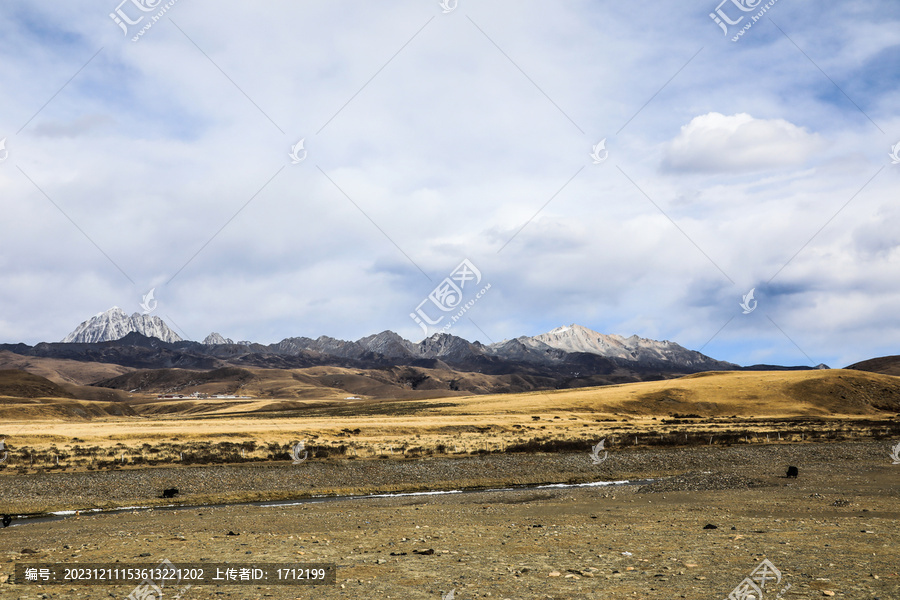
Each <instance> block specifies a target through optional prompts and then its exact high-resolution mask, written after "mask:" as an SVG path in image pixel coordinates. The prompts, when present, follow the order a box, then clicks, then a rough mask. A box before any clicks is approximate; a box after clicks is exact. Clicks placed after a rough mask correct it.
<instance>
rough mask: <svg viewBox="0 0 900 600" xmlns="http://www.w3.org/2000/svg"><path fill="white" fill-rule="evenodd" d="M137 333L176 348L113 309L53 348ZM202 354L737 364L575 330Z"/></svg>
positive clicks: (387, 334)
mask: <svg viewBox="0 0 900 600" xmlns="http://www.w3.org/2000/svg"><path fill="white" fill-rule="evenodd" d="M132 333H138V334H140V335H142V336H144V337H146V338H156V339H158V340H160V341H162V342H166V343H169V344H177V343H178V342H182V341H183V340H182V339H181V337H179V336H178V334H176V333H175V332H174V331H172V330H171V329H170V328H169V327H168V326H167V325H166V324H165V322H164V321H163V320H162V319H161V318H159V317H152V316H149V315H141V314H138V313H135V314H133V315H131V316H128V315H127V314H126V313H125V312H124V311H123V310H122V309H120V308H118V307H113V308H111V309H109V310H108V311H106V312H103V313H100V314H98V315H95V316H94V317H92V318H91V319H89V320H87V321H85V322H83V323H81V324H80V325H79V326H78V327H77V328H76V329H75V330H74V331H73V332H72V333H70V334H69V335H67V336H66V337H65V338H63V340H62V342H60V343H61V344H72V343H79V344H97V343H102V342H114V341H119V340H122V339H123V338H126V337H127V336H128V335H129V334H132ZM201 345H202V346H203V347H204V348H202V350H203V351H204V352H205V353H207V354H213V355H221V354H223V353H225V354H236V353H242V352H254V353H261V354H274V355H280V356H301V355H303V354H304V353H313V354H317V355H322V356H330V357H334V358H337V359H344V360H351V361H372V360H379V359H387V360H391V361H401V362H408V361H415V360H422V359H424V360H429V359H437V360H449V361H451V362H457V363H458V362H461V361H462V362H465V361H472V360H477V359H479V358H485V359H491V358H495V359H500V360H512V361H516V362H524V363H531V364H546V365H550V364H554V363H561V362H567V361H568V360H569V359H570V358H571V357H572V356H573V355H579V354H586V355H594V356H597V357H603V358H604V359H607V360H609V361H610V364H608V365H606V366H608V367H610V368H614V367H616V366H635V365H639V366H641V367H642V368H659V369H668V368H673V367H674V368H676V369H683V370H687V371H689V372H695V371H698V370H704V371H706V370H723V369H734V368H737V367H738V365H735V364H732V363H727V362H723V361H718V360H715V359H713V358H710V357H708V356H706V355H703V354H700V353H699V352H695V351H692V350H688V349H686V348H684V347H682V346H680V345H678V344H676V343H674V342H669V341H662V342H660V341H656V340H650V339H645V338H641V337H638V336H636V335H633V336H631V337H629V338H625V337H622V336H618V335H606V334H602V333H598V332H596V331H592V330H591V329H588V328H587V327H583V326H581V325H574V324H573V325H568V326H564V327H558V328H556V329H554V330H552V331H549V332H547V333H544V334H541V335H537V336H533V337H527V336H522V337H518V338H516V339H513V340H504V341H502V342H498V343H493V344H489V345H483V344H481V343H479V342H469V341H467V340H464V339H462V338H460V337H456V336H453V335H449V334H435V335H432V336H431V337H428V338H426V339H424V340H422V341H421V342H419V343H414V342H410V341H408V340H406V339H404V338H402V337H400V336H399V335H398V334H396V333H394V332H393V331H383V332H381V333H379V334H377V335H370V336H367V337H364V338H361V339H359V340H357V341H355V342H352V341H346V340H339V339H336V338H332V337H328V336H321V337H319V338H316V339H311V338H307V337H291V338H285V339H283V340H281V341H280V342H278V343H275V344H269V345H262V344H254V343H252V342H238V343H237V344H235V343H234V341H232V340H231V339H229V338H225V337H223V336H222V335H221V334H219V333H216V332H213V333H210V334H209V335H208V336H207V337H206V338H205V339H204V340H203V342H202V343H201Z"/></svg>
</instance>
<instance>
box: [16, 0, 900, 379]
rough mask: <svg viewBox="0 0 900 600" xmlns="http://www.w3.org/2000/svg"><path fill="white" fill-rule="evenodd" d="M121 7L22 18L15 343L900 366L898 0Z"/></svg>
mask: <svg viewBox="0 0 900 600" xmlns="http://www.w3.org/2000/svg"><path fill="white" fill-rule="evenodd" d="M117 1H118V0H111V1H107V0H83V1H81V2H78V3H60V2H49V1H47V0H37V1H35V0H8V1H6V2H3V3H2V5H0V43H2V44H3V50H4V51H3V59H2V61H0V140H2V142H0V145H2V148H0V342H7V343H15V342H25V343H28V344H35V343H37V342H41V341H58V340H60V339H62V338H63V337H64V336H65V335H66V334H67V333H69V332H70V331H71V330H73V329H74V328H75V327H76V326H77V325H78V324H79V323H81V322H82V321H84V320H86V319H88V318H90V317H91V316H93V315H95V314H97V313H100V312H102V311H105V310H107V309H109V308H110V307H112V306H119V307H122V308H123V309H124V310H125V311H126V312H128V313H129V314H131V313H133V312H138V313H147V314H152V315H156V316H159V317H161V318H163V319H164V320H165V321H166V322H167V324H169V326H170V327H172V328H173V329H174V330H175V331H176V332H177V333H178V334H179V335H181V336H182V337H183V338H185V339H193V340H198V341H199V340H202V339H203V338H204V337H205V336H206V335H207V334H209V333H210V332H212V331H216V332H219V333H221V334H222V335H224V336H226V337H230V338H232V339H234V340H251V341H256V342H260V343H272V342H276V341H279V340H281V339H283V338H286V337H291V336H308V337H312V338H316V337H318V336H320V335H328V336H332V337H336V338H340V339H351V340H355V339H358V338H360V337H363V336H366V335H371V334H375V333H378V332H381V331H384V330H388V329H389V330H393V331H396V332H397V333H399V334H400V335H402V336H403V337H405V338H407V339H411V340H413V341H419V340H421V339H422V338H424V337H426V335H432V334H434V333H436V332H441V331H443V332H447V333H452V334H454V335H458V336H461V337H463V338H466V339H468V340H472V341H474V340H478V341H481V342H482V343H486V344H487V343H491V342H499V341H501V340H504V339H511V338H515V337H518V336H522V335H537V334H540V333H543V332H546V331H549V330H550V329H553V328H555V327H558V326H561V325H568V324H572V323H577V324H580V325H583V326H586V327H589V328H591V329H594V330H596V331H599V332H602V333H607V334H619V335H623V336H630V335H635V334H636V335H638V336H641V337H646V338H652V339H658V340H671V341H674V342H677V343H679V344H681V345H682V346H685V347H687V348H691V349H694V350H700V351H702V352H703V353H704V354H707V355H710V356H712V357H714V358H717V359H720V360H727V361H731V362H734V363H738V364H742V365H750V364H758V363H770V364H789V365H810V366H812V365H816V364H819V363H825V364H828V365H830V366H832V367H840V366H846V365H848V364H851V363H853V362H856V361H860V360H865V359H868V358H872V357H876V356H882V355H887V354H900V348H898V340H900V310H898V308H900V204H898V185H900V146H898V145H897V144H900V104H898V102H897V99H898V98H900V5H898V4H897V3H896V2H895V1H893V0H872V1H869V2H865V3H835V4H834V5H828V3H814V4H813V3H809V2H799V1H798V0H777V1H774V0H773V1H770V2H767V3H764V2H762V1H761V0H726V1H725V2H723V3H721V4H718V5H717V3H716V0H709V1H707V0H689V1H687V2H682V3H677V4H673V3H671V2H663V1H652V0H650V1H644V2H639V3H622V2H615V3H614V2H588V1H580V0H571V1H567V2H560V3H547V2H536V1H531V0H519V1H516V2H512V1H505V0H495V1H484V0H482V1H480V2H474V1H472V0H444V2H443V3H441V2H439V1H438V0H428V1H426V0H417V1H407V0H396V1H393V0H389V1H387V2H358V1H356V2H350V1H346V0H330V1H328V2H325V1H312V0H300V1H297V0H291V1H287V0H285V1H276V0H261V1H260V2H233V1H231V0H215V1H213V0H168V1H167V2H162V1H161V0H126V1H125V2H122V3H121V4H118V5H117V4H116V2H117ZM717 20H718V21H719V22H718V23H717ZM117 21H118V22H117ZM739 32H740V33H739ZM892 152H893V154H894V156H895V157H896V158H892V156H891V154H892ZM151 290H152V292H153V293H152V298H150V297H149V296H148V293H149V292H151ZM751 292H752V295H751Z"/></svg>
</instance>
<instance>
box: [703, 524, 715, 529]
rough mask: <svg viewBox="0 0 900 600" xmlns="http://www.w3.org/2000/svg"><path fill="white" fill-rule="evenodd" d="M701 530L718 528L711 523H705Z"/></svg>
mask: <svg viewBox="0 0 900 600" xmlns="http://www.w3.org/2000/svg"><path fill="white" fill-rule="evenodd" d="M703 529H718V527H717V526H715V525H713V524H712V523H707V524H706V525H704V526H703Z"/></svg>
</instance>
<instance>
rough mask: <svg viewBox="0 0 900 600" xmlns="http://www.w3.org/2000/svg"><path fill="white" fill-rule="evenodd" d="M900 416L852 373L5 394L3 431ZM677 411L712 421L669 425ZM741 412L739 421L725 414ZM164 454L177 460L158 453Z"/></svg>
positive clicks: (577, 429)
mask: <svg viewBox="0 0 900 600" xmlns="http://www.w3.org/2000/svg"><path fill="white" fill-rule="evenodd" d="M285 383H287V382H285ZM300 385H303V384H302V383H301V384H300ZM101 407H104V408H105V409H106V410H108V409H112V408H116V409H119V410H121V409H123V408H127V409H133V410H134V411H135V412H136V413H137V416H125V417H112V416H102V417H98V414H103V412H104V411H103V410H100V409H101ZM879 407H880V408H881V409H890V410H889V411H887V410H879ZM895 412H900V378H897V377H893V376H888V375H878V374H873V373H865V372H859V371H846V370H830V371H825V370H823V371H793V372H785V371H778V372H721V373H701V374H697V375H692V376H688V377H683V378H680V379H674V380H667V381H657V382H644V383H632V384H625V385H617V386H605V387H599V388H581V389H572V390H556V391H546V392H533V393H526V394H509V395H487V396H464V397H454V398H446V397H445V398H436V399H424V400H402V401H386V400H377V401H376V400H372V401H367V400H365V399H362V400H344V399H343V398H334V397H329V398H325V399H319V400H303V401H298V400H297V399H296V397H293V398H291V399H290V400H268V399H266V400H258V399H255V400H212V399H211V400H185V401H167V402H160V401H156V400H155V399H152V400H151V399H144V400H140V401H136V402H133V403H128V404H127V406H124V407H123V406H122V405H120V404H118V403H97V402H90V401H79V400H70V399H66V400H62V399H61V400H57V401H54V400H14V399H5V400H4V399H2V398H0V418H2V419H3V426H2V430H0V436H6V437H7V438H9V439H8V442H7V443H8V445H9V446H10V448H11V449H13V448H24V447H28V448H31V449H33V450H34V451H35V452H38V453H40V452H48V451H51V450H52V449H53V445H54V444H56V445H58V448H57V449H58V450H60V451H62V452H65V453H69V451H71V450H72V448H74V446H75V445H79V446H81V447H82V448H85V447H87V448H97V449H98V450H97V455H98V456H100V455H101V453H102V454H104V455H106V456H109V455H111V453H113V452H115V453H119V452H122V451H125V452H126V454H128V455H129V456H135V455H143V456H144V458H145V459H146V458H151V456H150V455H145V454H143V450H141V447H142V446H144V445H145V444H148V445H149V446H150V447H160V446H161V447H164V449H165V452H167V453H168V454H169V455H172V453H173V452H175V453H176V455H177V452H178V451H179V449H185V448H190V447H191V445H194V444H198V443H205V444H207V446H209V445H215V444H220V443H232V444H248V443H249V442H255V443H256V444H257V449H256V450H255V451H250V452H249V453H248V454H247V458H255V459H263V458H265V457H266V456H267V449H266V448H265V446H266V445H268V444H272V443H275V444H280V445H286V444H292V443H295V442H297V441H299V440H306V441H307V442H308V443H312V444H315V445H317V446H320V447H331V448H335V447H338V446H346V447H347V448H348V453H349V455H351V456H359V457H371V456H374V455H381V454H389V455H390V454H393V455H395V456H398V455H399V456H402V455H403V453H404V452H408V451H410V450H412V449H415V448H420V449H421V450H420V451H422V452H424V451H426V450H434V449H436V448H438V447H441V446H442V447H443V448H444V449H445V451H446V452H449V453H454V452H460V453H471V452H477V451H497V450H503V449H506V448H508V447H510V446H514V445H516V444H525V443H529V442H533V441H535V440H538V441H541V440H543V441H547V440H564V441H567V442H577V443H581V442H584V443H588V442H595V441H597V440H598V439H599V438H601V437H610V438H611V440H610V442H611V443H612V442H613V440H618V441H619V442H624V443H632V442H634V443H638V441H639V439H640V438H641V436H643V437H644V440H641V442H642V443H643V441H646V442H647V443H653V442H652V440H651V439H650V438H651V437H652V439H653V440H656V443H662V442H661V439H662V436H664V435H671V434H672V432H675V431H677V432H678V435H679V436H684V437H683V440H684V442H685V443H688V441H689V439H690V438H691V436H693V438H694V439H693V441H692V442H691V443H698V440H697V438H698V437H700V436H703V437H704V439H705V436H707V435H710V436H712V437H715V436H716V435H718V436H720V439H723V436H724V434H726V433H728V432H732V433H733V432H735V431H741V432H747V433H750V434H752V433H753V432H762V433H761V435H764V434H766V433H772V441H775V440H776V439H777V438H776V437H775V436H776V435H779V434H780V432H784V433H785V434H786V437H785V438H784V439H790V437H788V435H789V434H790V432H796V431H798V429H797V426H796V424H790V423H785V420H786V419H790V418H806V419H810V418H812V419H816V420H823V421H828V422H830V423H831V424H830V425H828V424H825V425H822V424H820V429H823V428H829V427H830V428H831V430H834V429H835V427H837V425H835V423H837V424H841V423H843V424H845V425H850V426H852V423H853V422H854V421H866V422H868V421H870V420H875V421H883V420H885V419H887V420H889V419H890V417H892V416H893V414H894V413H895ZM674 415H699V416H701V417H704V418H702V419H696V420H692V421H679V422H678V423H677V424H672V423H669V424H663V423H662V422H661V419H668V418H669V417H671V416H674ZM733 415H736V416H737V417H738V418H737V419H731V418H727V419H726V418H725V417H731V416H733ZM88 417H90V418H88ZM356 430H359V431H358V432H357V431H356ZM654 436H655V437H654ZM678 439H681V438H677V439H676V440H675V443H678ZM796 439H801V438H799V437H798V438H796ZM542 443H543V442H542ZM666 443H669V442H666ZM146 449H147V446H144V450H146ZM165 452H164V453H163V454H165ZM152 458H158V459H162V460H166V459H167V458H166V456H163V455H160V454H158V453H157V454H156V455H155V456H153V457H152ZM169 458H171V456H169ZM10 464H12V463H10ZM20 464H21V461H20Z"/></svg>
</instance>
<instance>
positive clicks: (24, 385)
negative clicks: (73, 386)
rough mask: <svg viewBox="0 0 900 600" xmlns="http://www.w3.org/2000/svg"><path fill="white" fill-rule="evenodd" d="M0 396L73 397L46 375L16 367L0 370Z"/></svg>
mask: <svg viewBox="0 0 900 600" xmlns="http://www.w3.org/2000/svg"><path fill="white" fill-rule="evenodd" d="M0 396H11V397H14V398H73V397H74V396H72V394H71V393H69V392H67V391H66V390H64V389H63V388H61V387H60V386H58V385H57V384H55V383H53V382H52V381H50V380H49V379H47V378H46V377H40V376H38V375H33V374H31V373H26V372H25V371H19V370H16V369H3V370H0Z"/></svg>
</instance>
